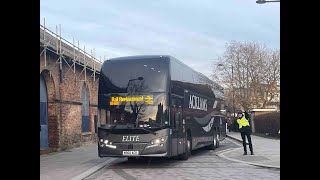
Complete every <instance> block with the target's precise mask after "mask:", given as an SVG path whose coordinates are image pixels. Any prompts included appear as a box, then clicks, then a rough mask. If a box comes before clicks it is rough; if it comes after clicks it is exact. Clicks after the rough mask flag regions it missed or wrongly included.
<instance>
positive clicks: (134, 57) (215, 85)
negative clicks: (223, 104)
mask: <svg viewBox="0 0 320 180" xmlns="http://www.w3.org/2000/svg"><path fill="white" fill-rule="evenodd" d="M160 58H165V59H169V60H174V61H176V62H178V63H179V64H181V65H183V66H185V67H186V68H188V69H190V70H191V71H193V72H194V73H196V74H197V75H198V76H200V77H201V78H203V79H205V81H206V82H207V83H208V84H209V83H210V84H212V85H213V86H214V88H215V89H217V90H218V91H221V90H223V87H222V86H220V85H219V84H218V83H216V82H214V81H212V80H211V79H210V78H208V77H207V76H206V75H204V74H202V73H200V72H198V71H196V70H194V69H193V68H191V67H190V66H188V65H186V64H185V63H183V62H182V61H180V60H178V59H177V58H175V57H173V56H170V55H136V56H123V57H117V58H110V59H107V61H120V60H134V59H150V60H151V59H154V60H157V59H160Z"/></svg>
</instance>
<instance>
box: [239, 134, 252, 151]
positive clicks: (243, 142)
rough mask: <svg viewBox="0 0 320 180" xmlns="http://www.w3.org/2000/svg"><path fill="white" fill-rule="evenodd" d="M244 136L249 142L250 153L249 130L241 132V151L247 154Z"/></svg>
mask: <svg viewBox="0 0 320 180" xmlns="http://www.w3.org/2000/svg"><path fill="white" fill-rule="evenodd" d="M246 136H247V139H248V142H249V148H250V151H251V152H253V149H252V143H251V131H250V130H248V131H245V132H241V138H242V144H243V150H244V152H247V143H246Z"/></svg>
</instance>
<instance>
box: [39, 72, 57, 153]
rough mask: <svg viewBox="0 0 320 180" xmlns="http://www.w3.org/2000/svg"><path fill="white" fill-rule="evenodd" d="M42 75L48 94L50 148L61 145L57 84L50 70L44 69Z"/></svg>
mask: <svg viewBox="0 0 320 180" xmlns="http://www.w3.org/2000/svg"><path fill="white" fill-rule="evenodd" d="M40 75H41V76H42V77H43V78H44V80H45V82H46V86H47V94H48V135H49V148H58V147H59V128H58V127H59V121H58V116H57V112H56V111H57V109H56V103H55V101H56V86H55V81H54V79H53V78H52V77H50V74H49V70H47V69H44V70H43V71H42V72H41V73H40Z"/></svg>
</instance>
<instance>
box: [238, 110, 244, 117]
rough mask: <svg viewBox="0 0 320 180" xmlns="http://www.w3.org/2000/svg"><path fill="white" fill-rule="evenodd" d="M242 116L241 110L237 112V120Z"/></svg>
mask: <svg viewBox="0 0 320 180" xmlns="http://www.w3.org/2000/svg"><path fill="white" fill-rule="evenodd" d="M242 116H243V112H242V111H241V110H239V111H238V117H239V118H242Z"/></svg>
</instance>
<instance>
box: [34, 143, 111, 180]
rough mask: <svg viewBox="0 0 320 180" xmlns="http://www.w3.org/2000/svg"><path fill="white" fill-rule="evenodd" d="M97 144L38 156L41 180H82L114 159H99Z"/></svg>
mask: <svg viewBox="0 0 320 180" xmlns="http://www.w3.org/2000/svg"><path fill="white" fill-rule="evenodd" d="M97 149H98V148H97V144H95V143H89V144H84V145H82V146H81V147H78V148H73V149H70V150H66V151H61V152H54V153H50V154H45V155H40V179H41V180H51V179H52V180H56V179H58V180H67V179H73V180H76V179H83V178H85V177H87V176H89V175H90V174H92V173H94V172H96V171H97V170H99V169H100V168H103V167H104V166H105V165H107V164H109V163H111V162H112V161H114V160H115V159H116V158H99V157H98V150H97Z"/></svg>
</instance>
